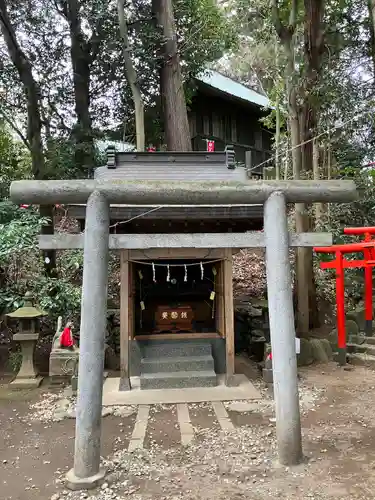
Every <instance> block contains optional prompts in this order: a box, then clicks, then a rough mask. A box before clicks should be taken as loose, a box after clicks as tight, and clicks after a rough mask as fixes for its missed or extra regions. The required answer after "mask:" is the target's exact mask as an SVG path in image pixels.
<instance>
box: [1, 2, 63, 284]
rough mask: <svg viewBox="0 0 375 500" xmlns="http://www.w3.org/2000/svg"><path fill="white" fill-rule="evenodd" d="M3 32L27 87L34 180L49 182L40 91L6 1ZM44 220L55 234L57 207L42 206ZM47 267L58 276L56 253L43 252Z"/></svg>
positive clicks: (44, 231) (45, 231) (45, 230)
mask: <svg viewBox="0 0 375 500" xmlns="http://www.w3.org/2000/svg"><path fill="white" fill-rule="evenodd" d="M0 24H1V31H2V33H3V37H4V40H5V43H6V46H7V49H8V53H9V57H10V59H11V61H12V63H13V65H14V67H15V69H16V70H17V72H18V76H19V79H20V80H21V83H22V85H23V89H24V92H25V97H26V102H27V142H28V144H29V148H30V153H31V163H32V171H33V176H34V179H37V180H43V179H45V175H46V172H45V161H44V152H43V142H42V120H41V114H40V92H39V89H38V86H37V83H36V81H35V80H34V77H33V73H32V68H31V64H30V61H29V60H28V58H27V57H26V54H25V53H24V52H23V50H22V48H21V46H20V45H19V42H18V40H17V36H16V32H15V29H14V27H13V25H12V24H11V22H10V19H9V16H8V11H7V5H6V1H5V0H0ZM40 215H41V217H45V218H47V219H48V220H49V223H48V225H44V226H43V227H42V230H41V232H42V234H53V232H54V224H53V216H54V212H53V206H50V205H47V206H41V207H40ZM43 256H44V268H45V272H46V274H47V275H48V276H51V277H52V276H55V275H56V252H55V251H54V250H46V251H44V252H43Z"/></svg>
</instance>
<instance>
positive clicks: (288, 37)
mask: <svg viewBox="0 0 375 500" xmlns="http://www.w3.org/2000/svg"><path fill="white" fill-rule="evenodd" d="M298 14H299V0H292V2H291V6H290V11H289V20H288V23H287V24H284V22H283V19H282V14H281V11H280V7H279V1H278V0H272V19H273V23H274V26H275V30H276V33H277V34H278V36H279V39H280V42H281V45H282V47H283V49H284V52H285V55H286V60H287V64H286V67H285V86H286V92H287V103H288V115H289V116H288V121H289V130H290V136H291V146H292V163H293V179H295V180H296V179H300V177H301V171H302V149H301V128H300V123H301V122H300V108H299V103H298V97H299V85H300V84H299V78H298V77H299V72H298V69H297V67H296V52H297V45H296V39H295V33H296V29H297V21H298ZM295 220H296V231H297V232H299V233H300V232H304V231H306V230H307V226H308V218H307V213H306V207H305V205H304V204H303V203H296V205H295ZM296 281H297V283H296V284H297V302H298V309H297V325H298V329H299V331H300V332H301V333H307V332H308V330H309V294H308V293H306V291H307V290H309V288H310V287H309V270H308V253H307V251H306V249H304V248H298V250H297V272H296Z"/></svg>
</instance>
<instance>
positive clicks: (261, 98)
mask: <svg viewBox="0 0 375 500" xmlns="http://www.w3.org/2000/svg"><path fill="white" fill-rule="evenodd" d="M196 80H198V82H202V83H203V84H205V85H207V86H209V87H211V88H213V89H216V90H219V91H220V92H223V93H224V94H228V95H230V96H233V97H236V98H237V99H241V100H242V101H247V102H249V103H252V104H256V105H257V106H260V107H264V108H270V107H271V103H270V100H269V99H268V97H267V96H265V95H262V94H260V93H259V92H256V91H255V90H252V89H250V88H249V87H246V86H245V85H243V84H242V83H239V82H236V81H235V80H233V79H232V78H229V77H227V76H225V75H222V74H221V73H218V72H217V71H214V70H207V71H204V72H203V73H201V74H199V75H198V76H197V77H196Z"/></svg>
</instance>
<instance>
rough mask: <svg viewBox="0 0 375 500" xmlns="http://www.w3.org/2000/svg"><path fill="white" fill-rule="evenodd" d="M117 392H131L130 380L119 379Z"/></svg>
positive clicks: (125, 378)
mask: <svg viewBox="0 0 375 500" xmlns="http://www.w3.org/2000/svg"><path fill="white" fill-rule="evenodd" d="M118 390H119V391H130V390H131V385H130V379H129V378H128V377H121V379H120V385H119V388H118Z"/></svg>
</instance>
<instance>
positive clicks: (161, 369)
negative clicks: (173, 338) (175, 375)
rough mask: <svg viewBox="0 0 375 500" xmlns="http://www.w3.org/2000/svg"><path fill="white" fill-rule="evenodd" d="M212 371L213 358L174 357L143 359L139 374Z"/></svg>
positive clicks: (208, 356)
mask: <svg viewBox="0 0 375 500" xmlns="http://www.w3.org/2000/svg"><path fill="white" fill-rule="evenodd" d="M209 370H214V358H213V357H212V356H211V355H204V356H180V357H178V356H176V357H173V358H172V357H171V358H168V357H165V358H143V359H142V360H141V373H170V372H194V371H209Z"/></svg>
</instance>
